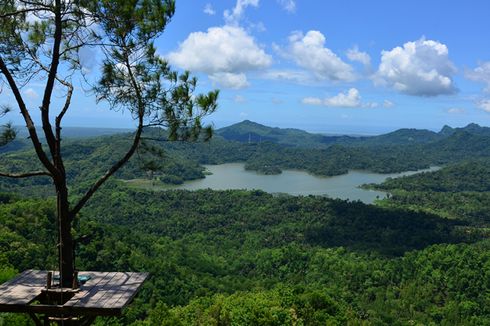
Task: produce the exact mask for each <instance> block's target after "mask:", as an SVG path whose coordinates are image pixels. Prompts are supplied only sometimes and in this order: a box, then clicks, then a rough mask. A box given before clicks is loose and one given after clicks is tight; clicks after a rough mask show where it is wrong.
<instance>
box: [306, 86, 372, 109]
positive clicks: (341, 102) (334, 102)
mask: <svg viewBox="0 0 490 326" xmlns="http://www.w3.org/2000/svg"><path fill="white" fill-rule="evenodd" d="M302 102H303V104H309V105H324V106H328V107H337V108H356V107H366V108H375V107H377V106H378V103H376V102H368V103H362V102H361V95H360V93H359V91H358V90H357V89H356V88H351V89H349V90H348V91H347V92H340V93H339V94H337V95H335V96H332V97H327V98H325V99H323V100H322V99H320V98H317V97H305V98H304V99H303V100H302Z"/></svg>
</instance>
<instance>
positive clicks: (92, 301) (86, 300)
mask: <svg viewBox="0 0 490 326" xmlns="http://www.w3.org/2000/svg"><path fill="white" fill-rule="evenodd" d="M46 275H47V272H46V271H36V270H26V271H24V272H23V273H21V274H20V275H18V276H16V277H15V278H14V279H12V280H10V281H8V282H6V283H4V284H2V285H0V311H1V312H28V313H29V312H35V313H48V314H49V313H50V314H79V315H92V316H96V315H104V316H115V315H119V314H121V312H122V308H124V307H125V306H126V305H128V304H129V303H130V301H131V300H132V299H133V297H134V296H135V295H136V293H137V292H138V290H139V288H140V287H141V285H142V284H143V282H144V281H145V280H146V278H147V277H148V273H133V272H125V273H124V272H110V273H107V272H80V273H79V275H83V276H90V277H91V278H90V279H89V280H88V281H87V282H85V284H83V285H82V286H81V287H80V290H79V292H78V293H76V294H75V295H74V296H73V298H71V299H70V300H69V301H68V302H66V303H65V305H46V304H36V305H29V303H31V302H32V301H33V300H34V299H35V298H36V297H37V296H38V295H39V294H41V290H42V289H44V288H45V285H46V284H45V283H46ZM53 290H55V289H53Z"/></svg>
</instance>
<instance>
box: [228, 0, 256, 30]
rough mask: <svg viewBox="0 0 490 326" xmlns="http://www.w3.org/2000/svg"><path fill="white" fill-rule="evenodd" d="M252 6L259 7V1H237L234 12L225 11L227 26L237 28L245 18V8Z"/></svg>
mask: <svg viewBox="0 0 490 326" xmlns="http://www.w3.org/2000/svg"><path fill="white" fill-rule="evenodd" d="M249 6H252V7H258V6H259V0H237V2H236V4H235V8H233V10H231V11H230V10H225V12H224V13H223V16H224V18H225V22H226V24H227V25H232V26H237V25H238V23H239V22H240V19H241V18H242V16H243V12H244V11H245V8H247V7H249Z"/></svg>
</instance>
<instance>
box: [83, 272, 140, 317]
mask: <svg viewBox="0 0 490 326" xmlns="http://www.w3.org/2000/svg"><path fill="white" fill-rule="evenodd" d="M131 275H132V273H121V272H120V273H117V275H116V276H115V277H114V278H113V279H111V281H110V282H109V283H107V284H106V286H105V287H104V288H103V289H101V290H100V291H101V292H103V293H102V295H101V296H100V297H99V298H97V300H90V301H89V302H87V303H86V304H85V305H84V306H85V307H99V308H111V306H107V307H106V305H105V302H106V301H107V300H108V299H110V298H111V297H112V296H114V294H115V293H116V292H117V291H118V289H120V287H121V286H122V285H123V284H124V283H125V282H126V281H127V280H128V279H129V278H130V277H131Z"/></svg>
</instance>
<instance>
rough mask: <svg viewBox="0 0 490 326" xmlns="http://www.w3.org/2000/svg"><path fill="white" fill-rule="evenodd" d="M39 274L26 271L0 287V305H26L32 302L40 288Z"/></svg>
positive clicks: (40, 279)
mask: <svg viewBox="0 0 490 326" xmlns="http://www.w3.org/2000/svg"><path fill="white" fill-rule="evenodd" d="M39 284H42V278H41V273H39V271H33V270H27V271H24V272H23V273H21V274H20V275H19V276H17V277H15V278H14V279H12V280H10V281H8V282H6V283H4V284H2V286H1V287H0V304H27V303H29V302H31V301H32V300H34V299H35V298H36V297H37V296H38V295H39V294H40V293H41V291H40V289H41V288H42V287H40V286H37V285H39Z"/></svg>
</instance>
